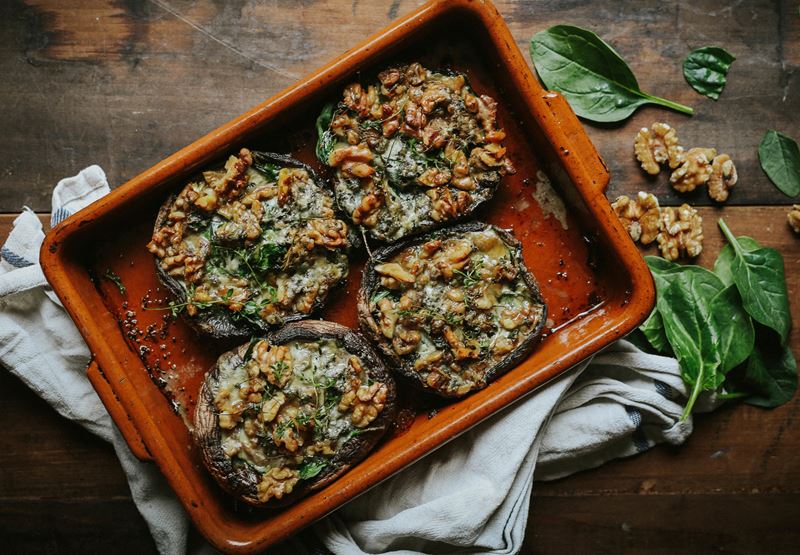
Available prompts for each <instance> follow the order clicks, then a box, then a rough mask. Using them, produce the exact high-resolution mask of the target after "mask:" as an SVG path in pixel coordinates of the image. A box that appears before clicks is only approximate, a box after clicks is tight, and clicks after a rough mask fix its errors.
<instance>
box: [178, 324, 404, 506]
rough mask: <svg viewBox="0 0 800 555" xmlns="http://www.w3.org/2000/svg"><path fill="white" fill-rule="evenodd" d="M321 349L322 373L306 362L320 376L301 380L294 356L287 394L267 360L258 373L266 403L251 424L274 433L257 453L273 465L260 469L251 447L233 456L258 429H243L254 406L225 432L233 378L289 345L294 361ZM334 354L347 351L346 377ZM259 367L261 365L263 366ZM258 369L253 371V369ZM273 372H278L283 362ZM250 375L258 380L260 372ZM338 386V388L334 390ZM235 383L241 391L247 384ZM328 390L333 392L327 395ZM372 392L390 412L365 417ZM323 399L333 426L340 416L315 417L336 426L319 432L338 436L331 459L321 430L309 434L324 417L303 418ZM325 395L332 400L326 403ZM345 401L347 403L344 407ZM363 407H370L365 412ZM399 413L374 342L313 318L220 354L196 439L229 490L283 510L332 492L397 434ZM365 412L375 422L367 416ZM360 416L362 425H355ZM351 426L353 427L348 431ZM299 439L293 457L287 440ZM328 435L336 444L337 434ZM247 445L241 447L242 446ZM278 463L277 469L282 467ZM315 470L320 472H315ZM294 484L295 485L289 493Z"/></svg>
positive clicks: (204, 390)
mask: <svg viewBox="0 0 800 555" xmlns="http://www.w3.org/2000/svg"><path fill="white" fill-rule="evenodd" d="M262 341H264V342H266V345H267V348H265V349H263V351H260V350H259V343H261V342H262ZM309 345H310V346H311V347H309ZM313 345H317V346H318V351H317V352H318V353H319V354H320V356H322V354H323V353H324V354H325V355H326V356H328V357H329V358H328V363H329V364H328V366H324V365H323V366H322V367H314V366H315V365H314V363H313V362H308V361H306V362H308V364H311V365H312V367H314V372H312V374H311V375H308V373H307V372H306V373H304V374H302V376H301V375H300V374H298V373H296V372H295V370H296V365H297V360H295V359H291V358H290V359H288V360H290V362H289V363H288V364H289V369H290V370H291V373H290V374H289V378H288V381H287V382H286V384H285V385H284V386H283V388H281V387H277V386H275V385H274V384H272V383H271V382H270V381H269V379H272V378H275V374H274V373H273V374H272V378H269V377H266V374H264V366H263V361H264V360H265V359H263V358H262V359H261V360H262V364H261V366H260V367H259V368H260V372H261V373H259V374H258V377H259V378H262V381H263V382H265V389H264V391H263V397H264V400H263V403H262V404H261V406H260V408H258V409H253V410H256V412H257V414H256V416H252V418H251V420H250V422H251V423H252V425H253V426H254V428H255V429H256V430H260V432H262V433H264V432H266V436H262V437H260V438H259V437H258V436H256V439H255V441H256V443H255V446H254V448H255V449H261V450H262V451H261V453H262V454H263V456H264V458H265V459H264V460H266V461H268V462H267V467H266V468H261V469H259V468H257V467H256V466H254V465H253V464H251V463H250V462H247V461H246V458H247V456H249V455H248V453H249V452H248V451H247V449H246V448H245V447H242V449H241V451H240V453H234V454H233V455H232V456H229V455H228V454H226V450H225V449H226V447H227V448H228V449H230V448H231V445H237V443H236V442H237V441H242V439H243V436H242V434H245V433H247V432H246V428H247V426H250V424H247V423H244V424H243V422H245V420H246V419H247V411H248V410H250V409H249V408H248V407H245V409H244V410H243V411H241V412H240V413H239V415H238V416H235V417H234V420H236V418H239V420H238V421H236V423H235V424H236V425H235V427H233V428H231V427H230V426H231V422H230V421H228V422H227V423H226V426H228V427H227V428H223V427H222V426H221V424H220V422H221V421H220V418H221V417H223V418H224V417H225V416H227V415H230V413H225V412H221V411H220V408H219V407H220V404H221V403H223V404H224V402H226V400H228V399H229V397H226V394H224V393H223V394H222V395H221V394H220V392H221V391H223V389H224V388H225V387H226V385H230V384H229V380H235V379H236V373H237V372H240V373H241V372H242V371H243V366H244V367H246V366H247V365H248V363H250V361H255V360H256V358H257V357H258V356H259V354H264V356H265V357H267V359H266V361H267V362H269V361H270V360H272V359H269V358H268V357H270V356H272V355H270V354H269V353H270V352H275V351H274V349H275V348H276V347H280V346H285V347H286V349H287V350H288V351H289V353H290V356H294V355H291V353H295V355H297V354H298V353H299V354H300V355H302V354H303V353H305V352H307V351H308V349H309V348H310V349H311V350H312V351H313V349H314V348H313ZM332 345H335V347H332ZM332 348H335V349H340V350H341V351H339V354H340V355H341V357H344V356H345V355H346V356H347V361H348V362H347V363H346V366H345V369H344V370H342V369H341V368H339V370H340V371H341V372H340V373H338V374H337V370H336V364H339V366H341V357H340V358H339V359H337V358H336V356H333V358H330V357H331V351H330V349H332ZM324 349H328V350H324ZM276 356H277V355H276ZM353 356H354V357H355V358H356V359H357V360H358V361H359V362H360V370H359V371H360V372H361V376H362V377H363V378H366V379H364V380H353V376H354V375H355V374H354V373H353V368H354V366H352V363H351V362H349V361H350V360H351V358H352V357H353ZM284 360H286V359H284ZM300 360H305V359H300ZM309 360H310V359H309ZM256 364H259V363H258V361H256ZM250 365H251V368H252V367H253V363H250ZM271 368H272V369H274V368H275V364H273V365H272V366H271ZM305 369H306V371H307V370H308V369H307V368H305ZM298 372H299V370H298ZM246 375H249V376H252V375H253V374H252V373H251V374H246ZM322 379H328V380H329V381H328V382H326V384H318V383H317V380H322ZM253 380H255V378H250V379H248V380H246V382H247V383H252V381H253ZM297 380H300V382H298V381H297ZM302 380H311V381H312V382H313V383H314V385H313V386H312V388H313V391H314V393H312V394H311V395H310V396H309V397H306V398H305V400H304V402H305V403H306V404H305V405H303V404H299V405H298V403H299V402H300V401H303V399H301V395H300V394H298V393H297V391H299V389H298V387H301V386H302V387H305V384H306V382H303V381H302ZM332 381H335V382H336V383H335V384H334V383H332ZM301 382H302V383H301ZM243 383H244V382H243ZM298 384H299V385H298ZM381 384H382V385H381ZM234 385H236V386H241V383H237V384H234ZM323 385H324V386H326V387H325V388H324V389H319V388H320V387H322V386H323ZM336 388H342V389H344V392H342V391H338V393H341V394H342V398H338V399H337V396H336V395H334V394H333V391H334V390H335V389H336ZM348 388H349V389H348ZM292 390H294V392H292ZM348 391H352V392H353V395H350V397H351V398H352V400H354V402H355V404H353V405H351V406H350V407H348V408H347V409H345V410H344V411H342V410H340V407H341V406H342V403H343V402H344V400H346V399H345V397H346V396H347V392H348ZM370 391H372V392H374V391H378V392H383V393H384V394H385V398H383V399H382V402H381V403H380V404H382V408H381V409H380V410H378V411H377V414H371V413H369V412H368V411H362V412H360V413H357V410H356V408H357V404H358V402H359V400H363V399H366V398H367V396H368V392H370ZM268 394H271V395H272V397H269V396H268ZM279 395H283V397H284V398H285V399H284V403H283V404H282V405H280V404H279V405H278V409H277V412H276V413H273V414H268V413H269V412H270V411H269V407H267V408H266V409H265V407H266V405H267V403H269V402H270V400H275V399H277V398H278V396H279ZM321 395H322V399H327V402H326V403H325V404H324V410H328V409H329V411H336V414H337V415H338V416H337V418H336V419H332V420H331V419H330V418H331V417H330V414H334V413H333V412H329V413H328V416H327V417H324V415H323V414H322V413H320V412H316V413H315V415H320V419H322V421H324V422H327V425H328V427H326V428H324V429H321V430H318V431H319V432H320V433H321V434H327V433H329V432H330V433H332V434H336V433H338V435H337V436H336V440H335V441H333V442H331V441H330V440H329V441H328V443H329V444H330V445H332V447H333V449H332V451H331V452H327V453H323V452H322V451H321V449H322V447H323V446H324V444H325V441H324V440H323V441H322V443H320V441H319V440H318V439H316V436H313V431H314V428H313V426H311V428H309V426H310V425H309V422H311V423H313V424H316V423H317V422H318V421H317V419H316V418H314V419H313V420H308V419H307V418H306V417H304V416H303V415H308V414H310V413H309V411H311V410H312V409H313V410H314V411H317V409H318V408H319V407H317V406H316V402H318V401H319V400H320V396H321ZM325 395H331V396H330V397H325ZM373 400H374V398H373ZM337 403H339V404H338V405H337ZM312 405H313V406H312ZM292 407H294V408H292ZM273 408H274V407H273ZM295 408H297V409H298V410H295ZM362 408H364V407H363V406H362ZM395 411H396V387H395V383H394V380H393V378H392V376H391V374H390V372H389V371H388V369H387V368H386V365H385V364H384V362H383V361H382V360H381V358H380V357H379V356H378V354H377V353H376V352H375V350H374V349H373V348H372V346H371V345H370V344H369V342H368V341H367V340H366V339H365V338H364V337H363V336H362V335H360V334H359V333H357V332H354V331H353V330H351V329H349V328H346V327H344V326H341V325H339V324H336V323H333V322H327V321H321V320H306V321H302V322H295V323H291V324H287V325H286V326H285V327H283V328H281V329H280V330H278V331H275V332H273V333H271V334H269V335H268V336H267V337H266V338H265V339H253V340H252V341H251V342H250V343H247V344H244V345H241V346H240V347H238V348H236V349H233V350H231V351H228V352H227V353H224V354H223V355H222V356H220V358H219V359H218V361H217V363H216V364H215V365H214V366H213V367H212V368H211V370H210V371H209V372H208V374H207V375H206V378H205V381H204V382H203V385H202V387H201V389H200V395H199V398H198V402H197V407H196V409H195V414H194V431H193V436H194V439H195V442H196V444H197V446H198V447H199V449H200V452H201V453H202V458H203V462H204V463H205V465H206V467H207V468H208V471H209V472H210V473H211V475H212V476H213V477H214V478H215V479H216V481H217V482H218V483H219V485H220V486H222V488H223V489H224V490H225V491H227V492H228V493H230V494H231V495H233V496H235V497H236V498H238V499H239V500H241V501H244V502H245V503H247V504H249V505H252V506H255V507H261V508H277V507H283V506H286V505H289V504H292V503H294V502H296V501H297V500H298V499H300V498H301V497H303V496H305V495H307V494H308V493H309V492H311V491H314V490H318V489H321V488H323V487H325V486H327V485H328V484H330V483H331V482H333V481H334V480H336V479H337V478H338V477H340V476H341V475H342V474H344V473H345V472H346V471H347V470H348V469H349V468H351V467H352V466H353V465H355V464H356V463H357V462H359V461H360V460H361V459H363V458H364V457H365V456H366V455H367V453H369V451H370V450H372V448H373V447H374V446H375V444H376V443H377V442H378V441H379V440H380V438H381V437H382V436H383V435H384V433H385V432H386V430H387V429H388V428H389V426H390V425H391V423H392V422H393V419H394V415H395ZM262 412H263V414H262ZM365 414H367V415H369V417H365V416H364V415H365ZM270 416H271V417H272V418H270ZM356 418H360V419H361V420H360V421H358V422H355V419H356ZM259 422H260V423H261V424H259ZM287 422H289V423H290V424H289V425H288V426H289V427H291V426H295V427H294V428H291V431H292V435H291V436H287V435H286V434H287V432H286V430H285V429H284V430H281V427H282V426H284V425H286V423H287ZM345 423H347V425H346V426H345ZM354 430H355V432H354ZM236 434H239V435H238V436H237V435H236ZM276 434H277V436H276ZM275 437H278V438H279V441H280V443H281V445H278V443H279V442H276V441H275V440H274V438H275ZM297 437H301V438H302V439H301V441H300V442H299V444H300V445H299V446H293V447H295V451H290V450H289V449H288V445H289V444H288V443H286V442H284V441H281V440H282V439H287V438H288V439H292V438H294V439H297ZM325 437H328V438H329V437H330V436H325ZM237 438H238V439H237ZM244 440H245V441H246V436H244ZM231 441H232V442H233V443H231ZM242 445H243V444H238V446H242ZM234 449H235V447H234ZM241 453H244V455H242V454H241ZM309 453H310V455H309ZM309 461H310V462H309ZM261 462H264V461H261ZM271 463H275V465H272V464H271ZM309 464H310V465H312V466H310V467H309V466H308V465H309ZM313 465H317V466H316V467H314V466H313ZM304 466H305V470H304ZM320 467H321V470H320ZM309 468H311V469H312V471H311V472H308V475H309V477H308V478H303V477H302V476H303V472H305V471H307V470H308V469H309ZM276 469H277V470H276ZM272 471H275V472H277V474H271V475H270V474H269V473H270V472H272ZM276 475H277V476H278V477H283V479H284V480H287V481H286V482H284V483H281V480H272V478H270V476H276ZM270 480H271V481H270ZM289 482H291V484H289ZM270 484H272V485H273V486H274V487H275V489H272V490H270V489H269V487H268V486H269V485H270ZM287 485H288V487H286V486H287Z"/></svg>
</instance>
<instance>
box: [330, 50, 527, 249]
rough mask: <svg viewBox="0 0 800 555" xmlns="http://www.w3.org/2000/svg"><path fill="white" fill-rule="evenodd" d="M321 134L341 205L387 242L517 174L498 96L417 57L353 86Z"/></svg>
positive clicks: (470, 203) (447, 215)
mask: <svg viewBox="0 0 800 555" xmlns="http://www.w3.org/2000/svg"><path fill="white" fill-rule="evenodd" d="M318 132H319V133H320V137H319V142H318V145H317V156H318V157H319V158H320V160H321V161H322V162H323V163H325V164H327V165H329V166H331V167H333V168H336V183H335V190H336V198H337V201H338V203H339V206H340V207H341V208H342V210H344V211H345V212H347V213H348V214H349V215H350V217H351V218H352V220H353V222H354V223H356V224H359V225H362V226H364V227H366V228H367V229H368V230H369V231H370V233H371V235H372V236H374V237H375V238H377V239H380V240H384V241H394V240H397V239H399V238H401V237H404V236H406V235H408V234H411V233H415V232H418V231H422V230H424V229H429V228H432V227H434V226H437V225H440V224H442V223H446V222H448V221H451V220H454V219H457V218H459V217H461V216H464V215H466V214H468V213H469V212H471V211H472V210H473V209H474V208H475V207H476V206H477V205H478V204H480V203H481V202H483V201H485V200H487V199H489V198H490V197H491V196H492V194H493V193H494V190H495V188H496V186H497V183H498V181H499V180H500V176H502V175H504V174H507V173H513V172H514V168H513V167H512V165H511V162H510V161H509V159H508V157H507V156H506V149H505V147H503V146H502V141H503V140H504V139H505V132H504V131H503V130H502V129H500V128H498V126H497V103H496V102H495V101H494V100H493V99H492V98H491V97H489V96H486V95H478V94H476V93H475V92H473V91H472V90H471V89H470V87H469V85H468V84H467V81H466V77H465V76H464V75H462V74H460V73H452V74H443V73H436V72H432V71H430V70H428V69H425V68H424V67H422V66H421V65H420V64H418V63H413V64H410V65H407V66H401V67H395V68H391V69H387V70H386V71H383V72H381V73H380V74H379V75H378V82H377V83H375V84H371V85H368V86H367V87H366V89H365V88H364V87H362V86H361V84H359V83H353V84H351V85H348V86H347V88H345V90H344V98H343V100H342V102H340V103H339V105H338V107H337V108H336V109H335V111H334V110H333V108H330V109H329V111H328V112H323V114H322V115H321V116H320V119H319V121H318Z"/></svg>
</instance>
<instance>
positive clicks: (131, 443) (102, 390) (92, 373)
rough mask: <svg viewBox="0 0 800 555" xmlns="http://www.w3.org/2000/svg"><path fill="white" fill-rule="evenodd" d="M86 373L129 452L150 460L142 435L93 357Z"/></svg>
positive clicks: (141, 458) (150, 456) (151, 457)
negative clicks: (126, 444)
mask: <svg viewBox="0 0 800 555" xmlns="http://www.w3.org/2000/svg"><path fill="white" fill-rule="evenodd" d="M86 375H87V376H88V378H89V381H90V382H91V383H92V386H93V387H94V389H95V391H97V395H99V396H100V400H101V401H103V405H105V407H106V410H107V411H108V414H110V415H111V419H112V420H114V422H115V423H116V424H117V427H118V428H119V431H120V433H122V437H123V438H125V441H126V442H127V443H128V447H130V449H131V453H133V454H134V456H135V457H136V458H137V459H139V460H140V461H145V462H147V461H152V460H153V456H152V455H151V454H150V451H149V450H148V449H147V446H146V445H145V444H144V440H143V439H142V436H141V435H139V432H138V430H137V429H136V428H135V427H134V425H133V422H132V421H131V419H130V418H129V417H128V413H127V412H126V411H125V407H123V406H122V404H121V403H120V400H119V399H118V398H117V396H116V394H114V390H112V389H111V384H109V383H108V378H106V375H105V374H104V373H103V370H102V369H101V368H100V366H99V365H98V364H97V362H96V361H95V360H94V359H92V360H91V361H90V362H89V366H88V367H87V368H86Z"/></svg>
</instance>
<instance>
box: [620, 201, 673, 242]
mask: <svg viewBox="0 0 800 555" xmlns="http://www.w3.org/2000/svg"><path fill="white" fill-rule="evenodd" d="M611 208H613V209H614V213H615V214H616V215H617V217H618V218H619V219H620V221H621V222H622V225H623V226H624V227H625V229H626V230H627V231H628V235H630V236H631V239H633V240H634V241H640V242H641V243H642V244H643V245H649V244H650V243H652V242H653V241H655V239H656V235H658V231H659V230H660V229H661V209H660V208H659V206H658V199H657V198H656V197H655V196H654V195H653V194H651V193H645V192H644V191H639V194H638V195H636V197H635V198H634V199H631V198H629V197H627V196H625V195H622V196H620V197H617V199H616V200H615V201H614V202H613V203H611Z"/></svg>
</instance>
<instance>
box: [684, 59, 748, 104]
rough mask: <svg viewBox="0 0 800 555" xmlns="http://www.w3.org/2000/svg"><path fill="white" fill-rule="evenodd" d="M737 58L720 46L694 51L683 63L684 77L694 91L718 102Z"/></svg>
mask: <svg viewBox="0 0 800 555" xmlns="http://www.w3.org/2000/svg"><path fill="white" fill-rule="evenodd" d="M735 59H736V57H735V56H734V55H733V54H731V53H730V52H728V51H727V50H725V49H724V48H720V47H718V46H705V47H703V48H698V49H697V50H693V51H692V52H691V53H690V54H689V55H688V56H687V57H686V59H685V60H684V61H683V76H684V77H685V78H686V82H687V83H689V84H690V85H691V86H692V88H693V89H694V90H696V91H697V92H699V93H700V94H704V95H706V96H707V97H709V98H713V99H714V100H717V99H718V98H719V95H720V94H721V93H722V89H724V88H725V83H726V82H727V76H728V69H730V67H731V64H732V63H733V61H734V60H735Z"/></svg>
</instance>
